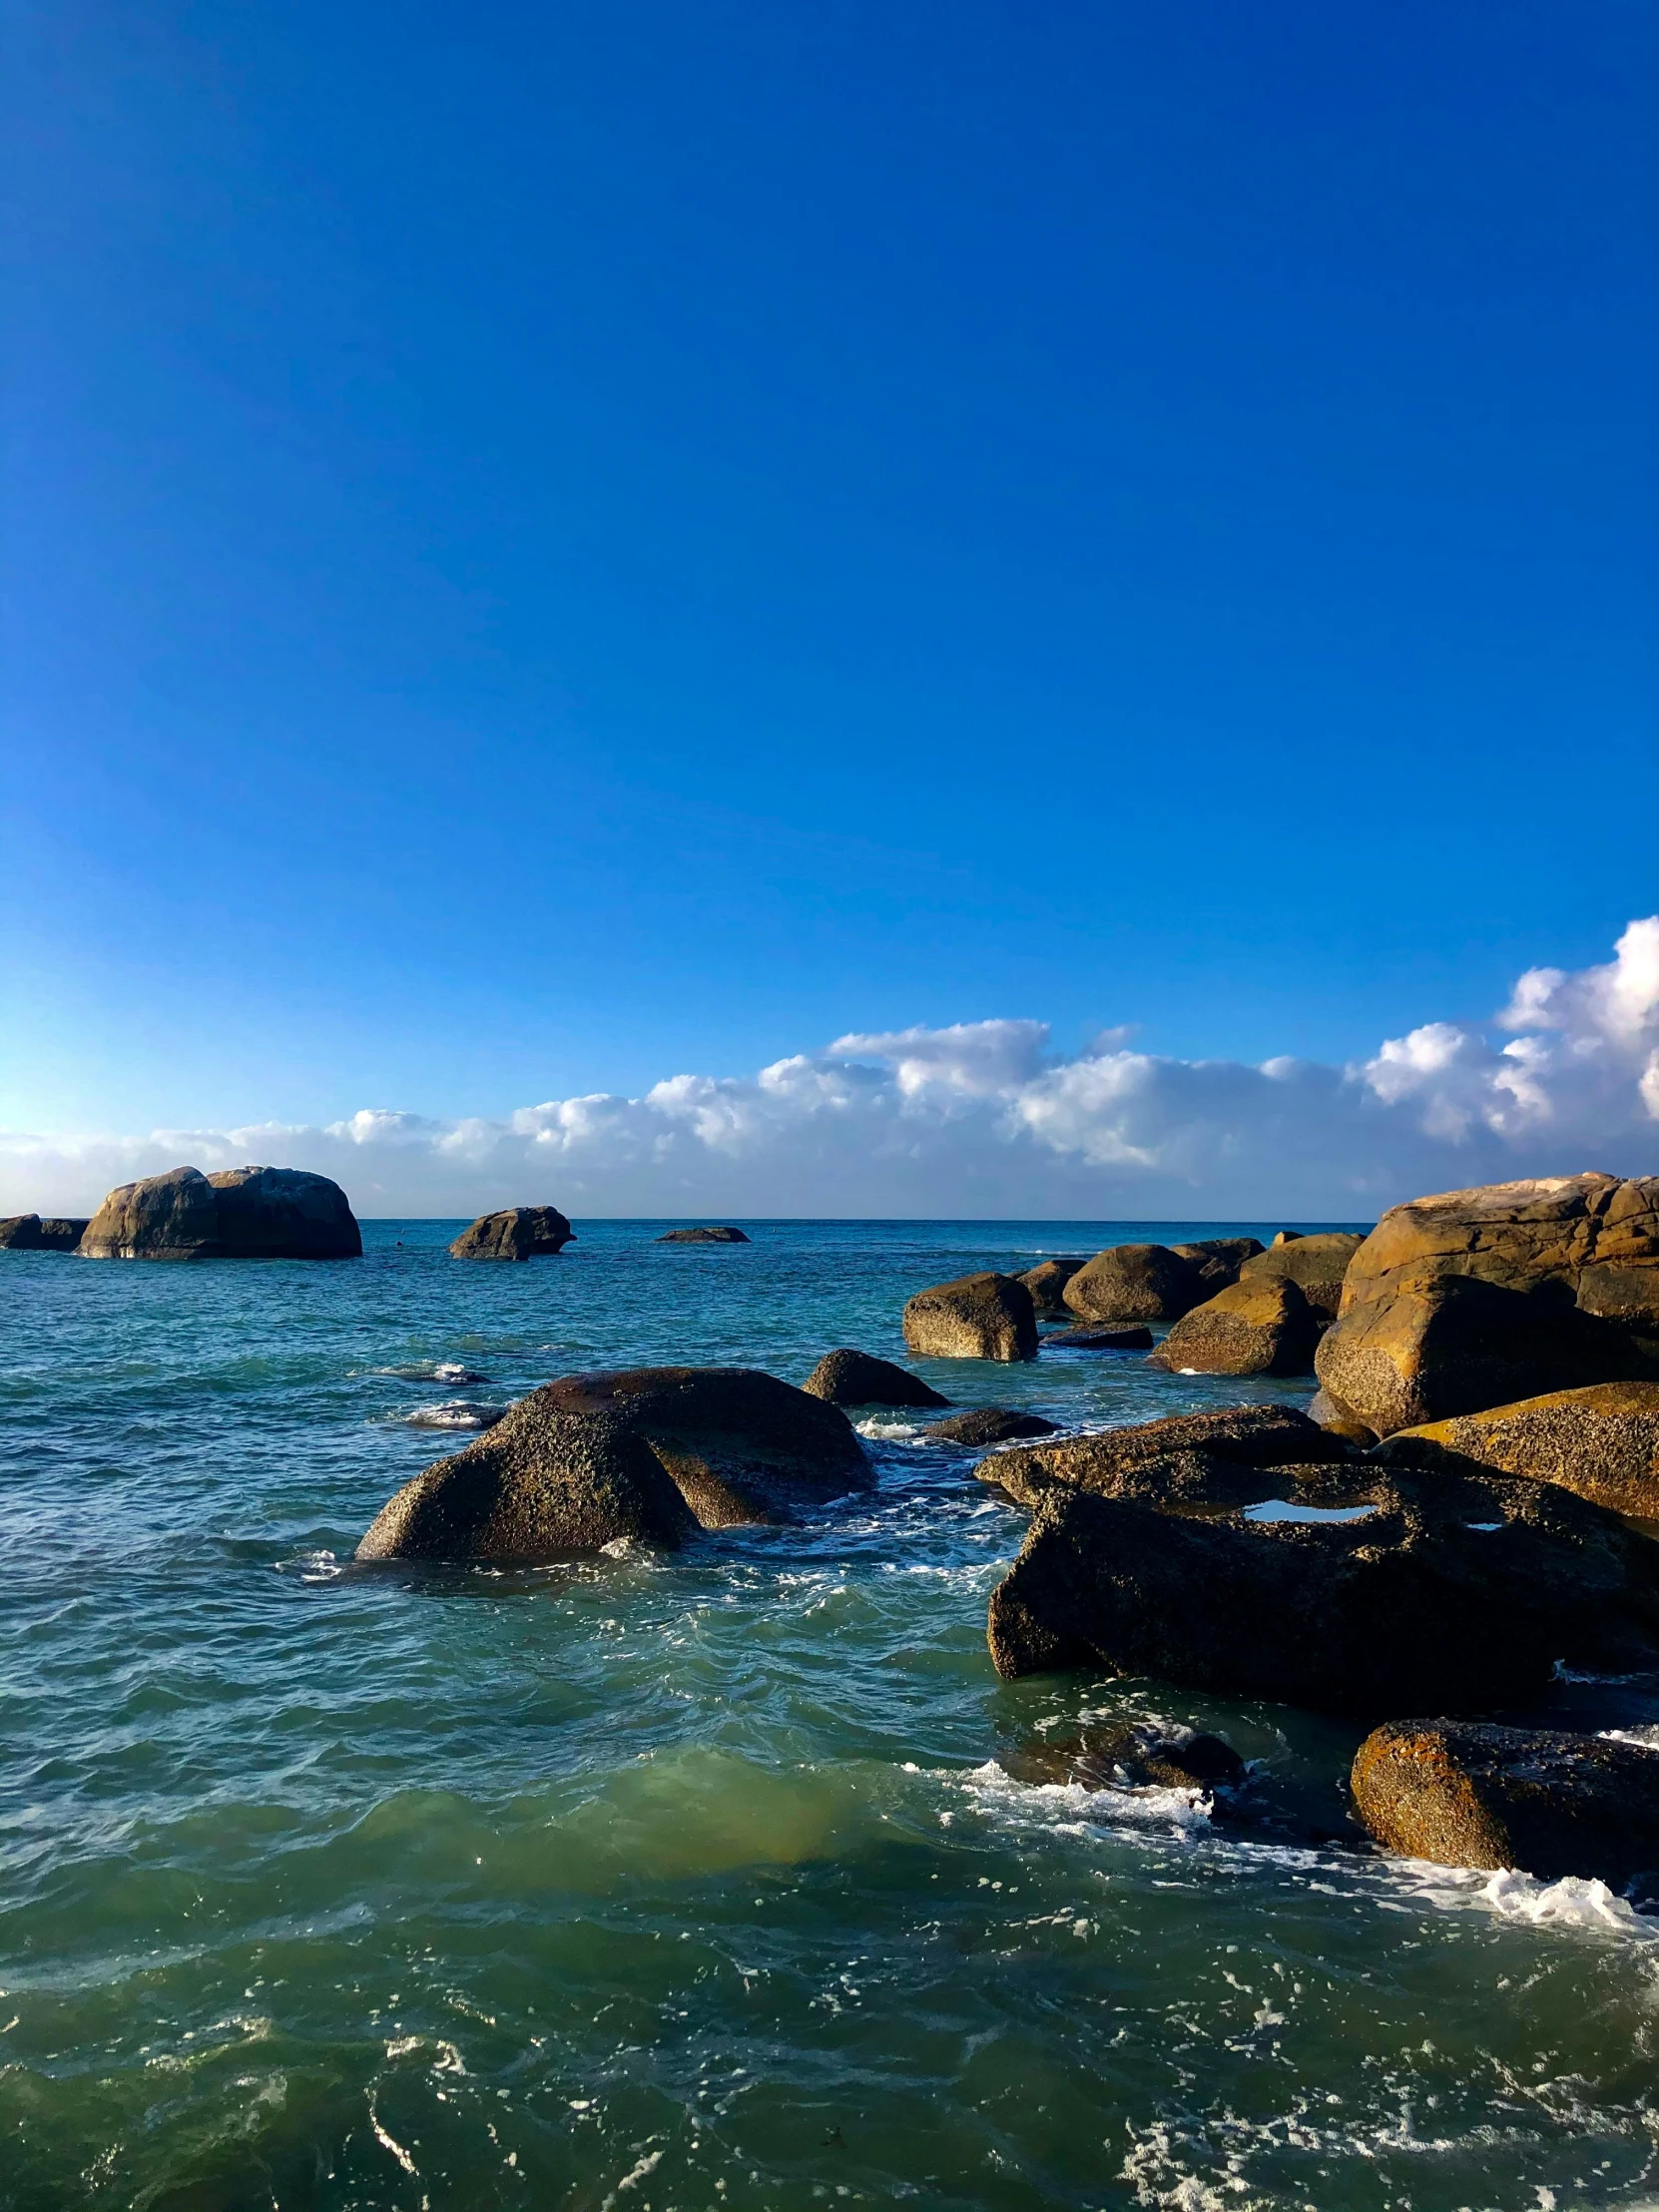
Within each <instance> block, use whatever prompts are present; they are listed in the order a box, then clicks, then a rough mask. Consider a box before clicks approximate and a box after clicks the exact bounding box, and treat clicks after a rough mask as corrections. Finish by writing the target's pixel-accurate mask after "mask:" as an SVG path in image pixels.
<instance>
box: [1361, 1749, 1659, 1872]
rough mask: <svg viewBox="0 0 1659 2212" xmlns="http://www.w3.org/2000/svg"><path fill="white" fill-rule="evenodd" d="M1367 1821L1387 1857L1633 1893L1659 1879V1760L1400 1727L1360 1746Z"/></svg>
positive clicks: (1657, 1755)
mask: <svg viewBox="0 0 1659 2212" xmlns="http://www.w3.org/2000/svg"><path fill="white" fill-rule="evenodd" d="M1350 1787H1351V1788H1352V1791H1353V1795H1354V1805H1355V1810H1356V1811H1357V1812H1358V1814H1359V1816H1360V1818H1361V1820H1362V1821H1363V1822H1364V1823H1365V1825H1366V1828H1367V1829H1368V1830H1369V1831H1370V1833H1371V1834H1372V1835H1373V1836H1374V1837H1375V1838H1376V1839H1377V1841H1378V1842H1379V1843H1380V1844H1381V1845H1383V1849H1384V1850H1386V1851H1392V1852H1398V1853H1400V1854H1401V1855H1402V1856H1403V1857H1405V1858H1407V1859H1428V1860H1432V1861H1434V1862H1435V1863H1436V1864H1438V1865H1440V1866H1444V1867H1494V1868H1496V1867H1519V1868H1523V1869H1524V1870H1525V1871H1526V1872H1527V1873H1528V1874H1533V1875H1537V1876H1539V1877H1540V1878H1541V1879H1542V1880H1544V1881H1546V1882H1553V1881H1558V1880H1559V1879H1560V1878H1561V1876H1563V1875H1583V1876H1591V1877H1595V1878H1597V1879H1599V1880H1600V1881H1603V1882H1606V1883H1608V1884H1610V1885H1611V1886H1612V1887H1613V1888H1614V1889H1624V1888H1626V1887H1627V1886H1628V1885H1630V1884H1631V1883H1633V1882H1635V1881H1637V1880H1638V1879H1639V1878H1641V1877H1643V1876H1648V1877H1650V1878H1651V1877H1653V1876H1654V1875H1655V1873H1656V1872H1659V1752H1653V1751H1649V1750H1647V1749H1645V1748H1644V1747H1642V1746H1640V1745H1636V1744H1625V1743H1615V1742H1609V1741H1608V1740H1607V1739H1606V1738H1604V1737H1601V1736H1579V1735H1573V1734H1571V1733H1569V1732H1568V1731H1567V1730H1565V1729H1543V1728H1499V1727H1496V1726H1494V1725H1493V1724H1492V1723H1491V1722H1489V1721H1457V1720H1429V1721H1390V1722H1388V1723H1387V1724H1386V1726H1384V1727H1383V1728H1379V1729H1375V1730H1374V1731H1373V1732H1372V1734H1371V1735H1369V1736H1368V1737H1367V1738H1366V1740H1365V1742H1364V1743H1363V1744H1362V1745H1361V1746H1360V1749H1359V1752H1358V1754H1357V1755H1356V1757H1355V1761H1354V1772H1353V1775H1352V1777H1351V1783H1350Z"/></svg>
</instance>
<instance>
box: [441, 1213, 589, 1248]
mask: <svg viewBox="0 0 1659 2212" xmlns="http://www.w3.org/2000/svg"><path fill="white" fill-rule="evenodd" d="M575 1236H576V1233H575V1231H574V1230H573V1229H572V1228H571V1226H570V1224H569V1222H568V1221H566V1219H565V1217H564V1216H563V1214H561V1213H560V1211H559V1209H558V1208H557V1206H508V1207H506V1208H504V1209H503V1211H502V1212H500V1213H498V1214H480V1215H479V1216H478V1219H477V1220H476V1221H475V1222H474V1223H473V1224H472V1225H471V1227H470V1228H468V1229H463V1230H462V1231H461V1233H460V1235H459V1236H458V1237H457V1238H456V1239H455V1242H454V1243H453V1244H452V1245H451V1246H450V1247H449V1252H450V1257H451V1258H452V1259H456V1260H539V1259H541V1258H542V1257H543V1256H544V1255H551V1254H553V1253H555V1252H562V1251H563V1250H564V1248H565V1246H566V1245H567V1244H572V1243H574V1242H575Z"/></svg>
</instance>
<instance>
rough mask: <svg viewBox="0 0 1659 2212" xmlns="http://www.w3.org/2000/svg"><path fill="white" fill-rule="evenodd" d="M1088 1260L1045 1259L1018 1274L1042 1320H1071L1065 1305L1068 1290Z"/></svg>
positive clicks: (1017, 1279)
mask: <svg viewBox="0 0 1659 2212" xmlns="http://www.w3.org/2000/svg"><path fill="white" fill-rule="evenodd" d="M1087 1265H1088V1262H1087V1260H1086V1259H1076V1260H1043V1261H1041V1262H1039V1264H1038V1265H1037V1266H1036V1267H1034V1268H1027V1269H1026V1271H1025V1273H1024V1274H1023V1275H1021V1276H1018V1277H1016V1279H1015V1280H1016V1281H1018V1282H1020V1283H1023V1284H1024V1285H1025V1288H1026V1289H1027V1290H1028V1291H1029V1292H1030V1293H1031V1303H1032V1305H1033V1306H1034V1307H1035V1308H1036V1310H1037V1319H1038V1320H1039V1321H1070V1319H1071V1311H1070V1309H1069V1308H1068V1306H1067V1305H1066V1301H1065V1289H1066V1285H1067V1284H1068V1283H1069V1282H1070V1281H1071V1279H1072V1277H1073V1276H1074V1275H1075V1274H1076V1273H1077V1271H1078V1269H1079V1268H1081V1267H1086V1266H1087Z"/></svg>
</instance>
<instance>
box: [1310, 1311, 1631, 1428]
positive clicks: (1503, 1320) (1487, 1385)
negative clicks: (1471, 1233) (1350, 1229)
mask: <svg viewBox="0 0 1659 2212" xmlns="http://www.w3.org/2000/svg"><path fill="white" fill-rule="evenodd" d="M1348 1299H1349V1294H1348V1293H1347V1292H1345V1294H1344V1306H1343V1315H1342V1319H1341V1320H1340V1321H1338V1322H1337V1323H1336V1324H1335V1326H1334V1327H1333V1328H1331V1329H1328V1330H1327V1331H1326V1333H1325V1335H1324V1336H1323V1337H1322V1338H1321V1339H1320V1343H1319V1349H1318V1350H1317V1352H1316V1353H1315V1355H1314V1372H1315V1373H1316V1374H1317V1375H1318V1377H1319V1379H1320V1381H1321V1383H1323V1384H1324V1385H1325V1388H1326V1391H1327V1392H1328V1394H1329V1395H1330V1397H1331V1400H1332V1402H1333V1403H1334V1404H1335V1405H1336V1406H1337V1408H1338V1409H1339V1411H1341V1412H1342V1413H1344V1414H1346V1415H1347V1416H1348V1417H1349V1418H1351V1419H1355V1420H1359V1421H1363V1422H1364V1423H1365V1425H1366V1426H1367V1427H1368V1428H1370V1429H1373V1430H1374V1431H1375V1432H1376V1433H1377V1434H1378V1435H1379V1436H1386V1435H1390V1434H1391V1433H1392V1432H1393V1431H1394V1430H1395V1429H1396V1428H1415V1427H1418V1426H1420V1425H1421V1424H1422V1423H1423V1422H1425V1421H1437V1420H1448V1419H1450V1418H1451V1417H1452V1416H1453V1415H1454V1414H1457V1413H1473V1412H1479V1411H1480V1410H1482V1409H1483V1408H1484V1407H1486V1406H1490V1405H1507V1404H1512V1403H1514V1402H1515V1401H1516V1400H1517V1399H1520V1398H1524V1397H1537V1396H1540V1395H1542V1394H1543V1393H1544V1392H1545V1391H1550V1390H1565V1389H1574V1388H1577V1387H1579V1386H1580V1385H1582V1384H1585V1383H1604V1382H1609V1381H1615V1380H1621V1379H1625V1378H1628V1377H1630V1376H1631V1375H1632V1373H1635V1374H1638V1375H1639V1374H1640V1373H1641V1372H1643V1369H1644V1367H1645V1365H1646V1363H1645V1362H1644V1360H1643V1358H1642V1356H1641V1354H1640V1352H1639V1350H1638V1349H1637V1348H1636V1347H1635V1346H1634V1345H1633V1344H1632V1341H1631V1340H1630V1339H1629V1338H1628V1337H1627V1336H1626V1335H1625V1334H1624V1333H1623V1332H1622V1331H1620V1330H1619V1329H1618V1328H1617V1327H1615V1325H1614V1324H1613V1323H1611V1322H1607V1321H1602V1320H1600V1319H1598V1318H1597V1317H1596V1316H1594V1315H1591V1314H1586V1313H1583V1312H1581V1311H1580V1310H1579V1309H1578V1308H1577V1307H1576V1306H1573V1305H1570V1304H1566V1305H1563V1304H1560V1303H1558V1302H1557V1301H1556V1300H1555V1299H1553V1298H1550V1297H1545V1296H1541V1295H1537V1294H1532V1295H1529V1294H1528V1293H1526V1292H1525V1291H1516V1290H1508V1289H1506V1288H1504V1287H1503V1286H1502V1285H1500V1284H1497V1283H1491V1282H1488V1281H1486V1280H1485V1278H1484V1277H1480V1276H1471V1275H1441V1276H1426V1277H1421V1278H1418V1279H1415V1280H1410V1281H1405V1282H1402V1283H1400V1284H1399V1285H1398V1287H1396V1288H1395V1289H1393V1290H1392V1291H1391V1292H1389V1293H1386V1294H1385V1295H1383V1296H1381V1297H1378V1298H1375V1299H1371V1300H1369V1301H1367V1302H1365V1303H1364V1304H1359V1305H1351V1304H1349V1302H1348Z"/></svg>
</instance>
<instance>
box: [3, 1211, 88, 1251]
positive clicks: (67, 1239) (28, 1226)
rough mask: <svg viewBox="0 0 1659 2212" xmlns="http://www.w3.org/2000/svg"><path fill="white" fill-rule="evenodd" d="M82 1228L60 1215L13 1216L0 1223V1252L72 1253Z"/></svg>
mask: <svg viewBox="0 0 1659 2212" xmlns="http://www.w3.org/2000/svg"><path fill="white" fill-rule="evenodd" d="M86 1229H87V1224H86V1223H85V1222H84V1221H71V1220H67V1219H65V1218H64V1217H62V1216H61V1215H52V1214H49V1215H47V1216H46V1217H45V1218H44V1219H43V1218H42V1217H41V1216H40V1215H39V1214H13V1215H11V1216H9V1218H8V1219H6V1220H5V1221H0V1252H73V1251H74V1250H75V1247H76V1246H77V1245H78V1244H79V1243H80V1241H81V1239H82V1237H83V1236H84V1235H85V1234H86Z"/></svg>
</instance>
